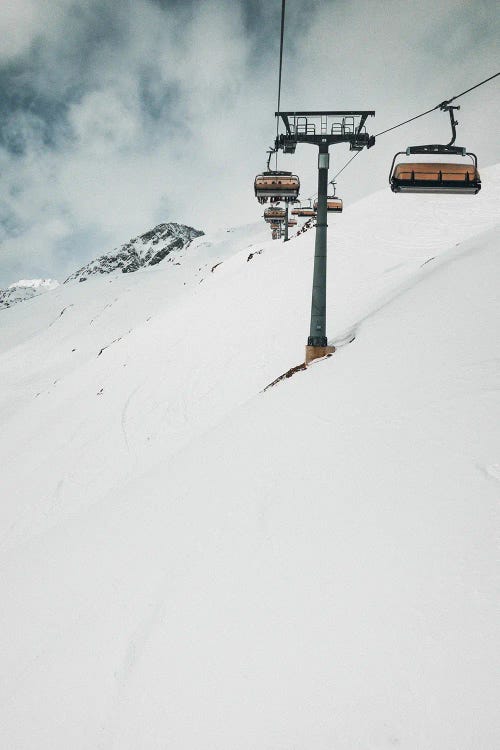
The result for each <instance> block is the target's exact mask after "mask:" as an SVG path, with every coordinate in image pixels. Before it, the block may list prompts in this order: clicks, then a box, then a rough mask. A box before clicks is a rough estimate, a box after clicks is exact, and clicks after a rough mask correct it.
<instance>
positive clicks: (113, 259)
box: [64, 221, 204, 283]
mask: <svg viewBox="0 0 500 750" xmlns="http://www.w3.org/2000/svg"><path fill="white" fill-rule="evenodd" d="M203 234H204V232H202V231H201V230H199V229H193V227H188V226H186V225H185V224H178V223H177V222H174V221H171V222H166V223H163V224H158V225H157V226H155V227H154V228H153V229H150V230H149V231H148V232H145V233H144V234H141V235H139V236H138V237H134V238H132V239H131V240H129V241H128V242H126V243H125V244H124V245H121V246H120V247H117V248H115V249H114V250H112V251H111V252H110V253H106V254H105V255H101V256H100V257H99V258H95V259H94V260H92V261H90V263H87V265H85V266H83V267H82V268H80V269H79V270H78V271H75V273H73V274H71V276H68V278H67V279H66V281H65V282H64V283H66V282H68V281H76V280H78V281H86V280H87V279H88V278H89V276H93V275H94V274H104V273H112V272H113V271H121V272H122V273H133V272H134V271H138V270H139V269H140V268H144V267H146V266H154V265H156V264H157V263H160V262H161V261H162V260H163V259H164V258H166V257H167V256H168V255H170V254H171V253H175V252H179V251H181V250H183V249H184V248H186V247H188V246H189V245H190V244H191V242H192V241H193V240H194V239H195V238H196V237H201V236H202V235H203Z"/></svg>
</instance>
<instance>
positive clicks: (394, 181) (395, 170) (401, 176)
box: [389, 102, 481, 195]
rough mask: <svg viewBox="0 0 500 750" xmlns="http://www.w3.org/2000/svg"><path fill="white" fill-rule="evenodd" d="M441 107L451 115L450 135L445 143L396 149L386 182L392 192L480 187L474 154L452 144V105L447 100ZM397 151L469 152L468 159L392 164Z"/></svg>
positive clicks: (408, 153) (463, 191)
mask: <svg viewBox="0 0 500 750" xmlns="http://www.w3.org/2000/svg"><path fill="white" fill-rule="evenodd" d="M441 109H442V110H443V111H447V112H448V113H449V115H450V122H451V130H452V138H451V141H450V142H449V143H447V144H446V145H440V144H429V145H426V146H408V148H407V149H406V151H398V153H397V154H396V155H395V156H394V159H393V160H392V165H391V170H390V172H389V184H390V186H391V190H392V191H393V192H394V193H450V194H458V195H460V194H472V195H475V194H476V193H478V192H479V191H480V190H481V178H480V176H479V172H478V169H477V156H476V155H475V154H473V153H472V152H469V151H467V150H466V149H465V148H464V147H462V146H454V145H453V143H454V142H455V138H456V130H455V125H457V121H456V120H455V119H454V116H453V110H454V109H460V108H459V107H453V106H450V105H449V104H446V102H443V104H442V105H441ZM400 154H406V156H412V155H414V154H415V155H418V154H420V155H423V154H426V155H433V156H442V155H453V156H464V157H465V156H469V157H470V158H471V159H472V163H469V162H462V163H460V162H455V161H453V162H449V161H446V162H417V161H407V162H400V163H398V164H395V162H396V158H397V157H398V156H399V155H400Z"/></svg>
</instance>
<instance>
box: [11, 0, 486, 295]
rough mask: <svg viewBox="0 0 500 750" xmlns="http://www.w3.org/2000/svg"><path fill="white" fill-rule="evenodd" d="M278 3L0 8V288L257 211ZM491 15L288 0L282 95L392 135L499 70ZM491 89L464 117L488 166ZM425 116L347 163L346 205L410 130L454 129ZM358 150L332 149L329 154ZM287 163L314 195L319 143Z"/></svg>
mask: <svg viewBox="0 0 500 750" xmlns="http://www.w3.org/2000/svg"><path fill="white" fill-rule="evenodd" d="M280 5H281V4H280V3H278V2H272V3H270V2H263V1H262V0H245V1H244V0H204V1H203V2H194V1H190V0H185V1H183V2H174V1H173V0H120V1H118V0H99V1H97V0H89V1H88V2H86V3H81V2H77V1H76V0H51V2H50V3H46V2H43V1H42V0H30V1H29V0H16V2H15V3H14V2H10V0H7V1H6V0H4V2H3V3H2V4H1V5H0V33H1V34H2V38H4V39H8V43H7V44H5V45H3V47H2V53H0V55H1V56H0V94H1V96H0V116H1V118H0V123H1V124H0V171H1V174H2V180H1V181H0V240H1V246H0V286H4V285H6V284H7V283H8V282H11V281H14V280H16V277H18V276H26V277H33V276H36V275H37V274H39V275H46V276H53V277H59V278H61V277H62V276H64V275H65V274H67V273H69V272H71V271H72V270H74V269H75V268H76V267H78V266H80V265H82V263H83V262H85V261H86V260H88V259H90V258H91V257H94V256H96V255H98V254H99V253H102V252H104V251H106V250H107V249H111V248H112V247H113V246H116V245H117V244H119V243H121V242H124V241H126V240H127V239H129V237H131V236H134V235H137V234H139V233H141V232H143V231H145V230H146V229H148V228H150V227H151V226H152V225H154V224H155V223H157V222H160V221H168V220H176V221H184V222H186V223H188V224H191V225H192V226H195V227H197V228H202V229H210V228H214V227H216V226H223V225H231V224H240V223H245V222H248V221H252V220H257V219H258V217H259V216H260V215H261V213H262V211H261V208H260V207H259V206H258V204H257V203H256V201H255V199H254V197H253V190H252V184H253V178H254V176H255V174H256V172H257V171H258V170H259V169H262V168H263V167H264V166H265V151H266V148H267V147H268V146H269V145H270V144H271V143H272V141H273V138H274V133H275V121H274V117H273V114H274V110H275V107H276V95H277V60H278V45H279V11H280ZM495 19H496V14H495V8H494V3H491V2H488V0H477V1H476V2H475V3H473V4H469V3H464V2H461V0H446V2H441V3H435V2H434V1H433V2H431V0H422V2H420V3H419V4H416V3H415V4H413V3H401V2H399V0H397V1H396V0H394V1H393V0H386V2H381V3H374V2H372V1H371V0H364V1H362V0H360V1H359V2H356V3H346V2H338V1H337V0H318V1H317V2H315V3H313V4H311V5H310V6H308V12H307V13H306V14H305V13H304V6H303V4H302V3H298V2H296V0H288V2H287V16H286V35H285V56H284V69H283V95H282V105H283V107H284V108H290V109H296V108H306V107H309V106H310V107H312V108H314V109H317V108H318V107H326V108H328V109H330V108H340V109H344V108H350V107H363V108H375V109H376V110H377V119H376V124H375V122H374V123H370V127H373V128H374V129H375V132H376V131H377V130H381V129H383V128H384V127H387V126H388V125H390V124H392V123H393V122H395V121H398V120H399V119H404V118H405V117H407V116H410V115H412V114H414V113H417V112H419V111H421V110H422V109H425V108H428V107H429V106H432V105H433V104H435V103H437V101H439V100H440V99H442V98H444V97H446V96H450V95H452V94H454V93H458V92H459V91H460V90H463V89H464V88H466V87H467V86H468V85H472V84H473V83H475V82H476V81H477V80H480V79H481V78H483V77H485V76H486V75H489V74H491V72H494V68H495V54H494V53H495V48H496V41H495V39H496V36H495V34H496V33H497V30H498V21H496V20H495ZM464 50H471V51H472V50H473V52H474V54H470V55H467V54H464ZM483 91H485V89H483ZM492 95H493V92H492V91H490V92H489V93H488V94H487V95H485V96H482V95H481V96H478V97H475V95H474V94H471V96H470V98H468V99H467V100H465V99H464V100H463V104H464V109H463V111H462V112H461V113H460V118H459V119H460V120H461V128H462V132H463V133H464V137H465V136H466V137H467V142H466V145H468V146H470V147H472V146H475V147H476V148H477V150H478V152H479V153H480V156H481V157H482V158H483V160H484V159H486V160H489V161H493V160H497V159H498V152H497V151H496V150H495V149H496V141H495V137H494V134H493V131H492V129H491V128H488V127H485V125H484V123H485V113H484V105H485V101H487V102H488V119H489V117H490V113H491V122H493V121H494V117H495V112H496V113H497V114H498V105H497V104H493V103H492ZM465 105H467V106H465ZM495 107H496V108H497V109H496V110H495ZM417 122H418V126H417V125H416V126H415V128H412V129H411V131H410V130H408V131H405V132H403V130H400V131H395V133H396V134H397V136H396V135H392V134H390V135H388V136H387V137H386V140H384V141H383V140H382V139H381V140H380V143H378V144H377V147H376V148H375V149H372V150H371V151H370V152H367V153H366V154H364V155H363V156H360V157H359V159H357V160H356V161H355V162H353V165H352V168H349V170H347V171H346V172H345V173H344V175H343V177H344V178H345V179H343V182H342V189H343V193H344V197H346V198H351V199H354V198H357V197H359V196H361V195H363V194H365V193H367V192H370V191H371V190H373V189H376V188H379V187H382V186H383V185H384V184H385V182H386V177H387V175H386V172H387V168H388V162H390V158H391V157H392V152H393V151H395V150H398V149H399V147H400V146H401V145H402V143H401V141H402V140H403V143H404V145H406V141H407V140H408V139H410V140H411V139H413V140H414V141H415V142H418V140H419V139H423V140H425V139H429V138H430V139H431V140H432V139H435V138H436V137H437V136H436V133H439V137H441V136H442V137H446V134H447V125H446V122H444V118H443V115H439V114H436V115H433V116H432V117H430V118H425V119H424V120H421V121H417ZM479 123H481V125H479ZM348 157H349V152H348V151H347V150H346V148H345V147H341V148H338V149H335V153H334V154H333V155H332V163H333V164H334V165H338V164H340V163H343V162H344V161H345V160H346V159H347V158H348ZM281 163H282V164H283V166H288V168H290V169H293V170H294V171H295V170H297V171H299V172H300V174H301V179H302V183H303V185H304V186H305V190H306V192H307V191H309V192H314V191H315V189H316V188H315V181H316V175H315V164H316V158H315V155H314V154H313V153H312V149H311V148H310V147H300V148H299V149H297V152H296V155H295V156H294V157H284V158H283V157H282V159H281Z"/></svg>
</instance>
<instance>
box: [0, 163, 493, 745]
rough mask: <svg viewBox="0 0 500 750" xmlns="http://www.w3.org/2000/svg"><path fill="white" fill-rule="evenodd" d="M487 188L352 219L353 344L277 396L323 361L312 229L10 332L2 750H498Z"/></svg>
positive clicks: (220, 248) (362, 209)
mask: <svg viewBox="0 0 500 750" xmlns="http://www.w3.org/2000/svg"><path fill="white" fill-rule="evenodd" d="M483 180H484V182H483V185H484V189H483V191H482V192H481V194H480V195H479V196H478V197H477V199H471V198H470V197H469V196H464V197H463V198H454V197H448V196H444V197H439V198H436V197H433V198H432V199H431V200H429V197H428V196H422V197H420V196H404V197H402V196H393V195H392V194H391V193H390V192H389V191H387V192H382V193H376V194H374V195H373V196H371V197H369V198H367V199H365V200H363V201H361V202H360V203H358V204H356V205H354V206H352V207H351V208H350V209H348V210H346V211H345V212H344V215H343V216H342V217H335V219H336V220H335V221H331V222H330V266H329V269H330V275H329V320H330V323H329V331H330V332H331V336H332V340H335V341H336V342H337V343H341V344H342V343H343V342H347V341H348V340H350V339H351V338H352V337H353V336H355V339H354V341H353V342H352V343H351V344H349V345H345V346H340V347H339V349H338V351H337V352H336V354H335V355H334V356H333V357H332V358H330V359H328V360H325V361H323V362H318V363H316V364H314V365H313V366H312V367H310V368H309V369H308V370H307V371H306V372H301V373H298V374H297V375H296V376H295V377H293V378H292V379H290V380H287V381H284V382H283V383H280V384H279V386H277V387H275V388H273V389H270V390H267V391H266V392H265V393H262V392H261V391H262V388H263V387H264V386H265V385H266V384H267V383H269V382H270V381H271V380H273V379H274V378H275V377H276V376H277V375H279V374H280V373H281V372H283V371H284V370H286V369H288V367H290V366H291V365H294V364H297V363H298V362H299V361H300V360H301V359H302V357H303V347H304V343H305V339H306V336H307V328H308V324H307V323H308V313H309V299H310V283H311V274H312V256H313V245H314V234H313V233H312V232H309V233H307V234H305V235H302V236H301V237H299V238H296V239H294V240H292V241H290V242H289V243H287V244H283V243H276V242H272V241H269V240H268V239H267V227H264V226H263V227H260V226H259V227H254V228H248V227H247V228H241V229H239V230H234V231H233V232H229V233H227V232H226V233H220V234H219V236H217V237H213V238H205V237H203V238H200V239H199V240H197V241H196V242H195V243H193V245H192V246H191V248H190V250H189V252H190V258H191V259H190V262H189V263H186V264H184V263H182V264H181V266H180V267H174V266H169V267H168V272H167V269H162V266H161V265H160V266H157V267H155V268H154V269H146V270H143V271H139V272H138V273H136V274H133V276H130V275H129V276H126V277H124V276H122V275H121V274H120V275H114V276H110V277H106V278H97V279H89V280H88V281H87V283H86V284H68V285H65V286H64V287H60V288H58V289H57V290H55V291H54V292H53V293H52V294H51V295H45V296H42V297H39V298H36V299H33V300H31V301H29V302H27V303H26V304H24V305H19V306H17V307H15V308H11V309H8V310H5V311H2V313H1V314H0V315H1V318H0V322H1V324H2V326H1V337H0V342H1V343H0V351H1V352H2V353H1V355H0V374H1V379H2V383H3V384H4V387H3V388H2V393H1V401H0V415H1V419H2V424H3V426H4V429H3V431H2V435H1V442H0V455H1V457H2V477H1V482H2V493H1V494H2V503H1V515H0V529H1V531H2V535H1V555H2V582H1V584H0V586H1V588H0V590H1V592H2V601H3V602H4V605H5V606H4V607H3V609H2V616H1V617H2V627H1V632H2V638H1V655H2V663H3V665H4V669H3V673H2V677H1V678H0V695H1V697H2V709H1V714H2V717H1V720H0V744H1V745H2V746H5V747H16V748H45V747H47V748H51V749H52V748H67V747H71V748H97V747H102V748H120V749H122V748H139V747H140V748H160V747H169V748H192V747H195V746H201V747H203V748H213V749H214V750H215V748H217V750H220V749H221V748H228V749H229V748H233V747H234V746H238V747H240V748H244V749H246V748H248V750H250V748H252V749H253V748H255V747H265V748H269V749H273V750H274V748H276V749H277V750H283V749H284V748H290V747H296V748H299V747H310V746H314V747H316V748H319V750H323V749H324V750H326V749H327V748H332V747H334V748H336V750H337V748H338V749H340V750H351V748H357V747H359V748H370V750H372V749H377V750H379V748H380V749H382V748H394V747H401V748H409V749H411V750H417V749H418V750H420V748H436V750H438V748H439V750H457V748H458V749H463V750H469V748H481V749H483V748H484V749H486V748H492V749H493V748H496V747H498V746H499V743H500V722H499V719H498V711H497V706H498V701H499V697H500V691H499V683H498V674H499V669H498V667H499V666H500V665H499V664H498V656H497V655H498V632H497V630H496V627H497V626H496V622H497V620H496V619H495V616H496V615H498V609H497V600H496V597H497V594H498V583H499V580H498V561H497V557H498V556H497V551H496V549H495V543H496V540H497V539H498V521H499V505H498V499H499V486H500V485H499V482H500V455H499V450H500V446H499V440H498V437H499V429H498V422H499V421H498V392H499V384H498V360H499V357H500V353H499V351H498V349H499V345H498V337H497V336H496V330H495V328H496V321H497V320H498V292H497V290H498V279H497V277H498V255H497V245H498V225H497V222H498V213H497V209H496V207H497V205H498V199H499V195H500V169H499V168H498V167H496V168H492V169H490V170H484V173H483ZM337 219H339V220H338V221H337ZM196 243H198V244H197V245H196ZM193 249H195V252H194V253H193V254H192V255H191V253H192V251H193ZM252 253H253V257H252V258H251V259H250V260H248V257H249V255H250V254H252ZM63 311H64V312H63Z"/></svg>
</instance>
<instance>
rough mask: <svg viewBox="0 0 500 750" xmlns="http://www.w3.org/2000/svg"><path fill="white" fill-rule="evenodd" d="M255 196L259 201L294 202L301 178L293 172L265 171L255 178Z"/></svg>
mask: <svg viewBox="0 0 500 750" xmlns="http://www.w3.org/2000/svg"><path fill="white" fill-rule="evenodd" d="M254 188H255V197H256V198H257V200H258V201H259V203H267V201H268V200H270V201H271V203H277V202H279V201H284V202H285V203H292V202H294V201H295V200H297V196H298V194H299V190H300V180H299V178H298V177H297V175H295V174H292V173H291V172H275V171H274V172H263V173H262V174H258V175H257V177H256V178H255V184H254Z"/></svg>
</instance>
